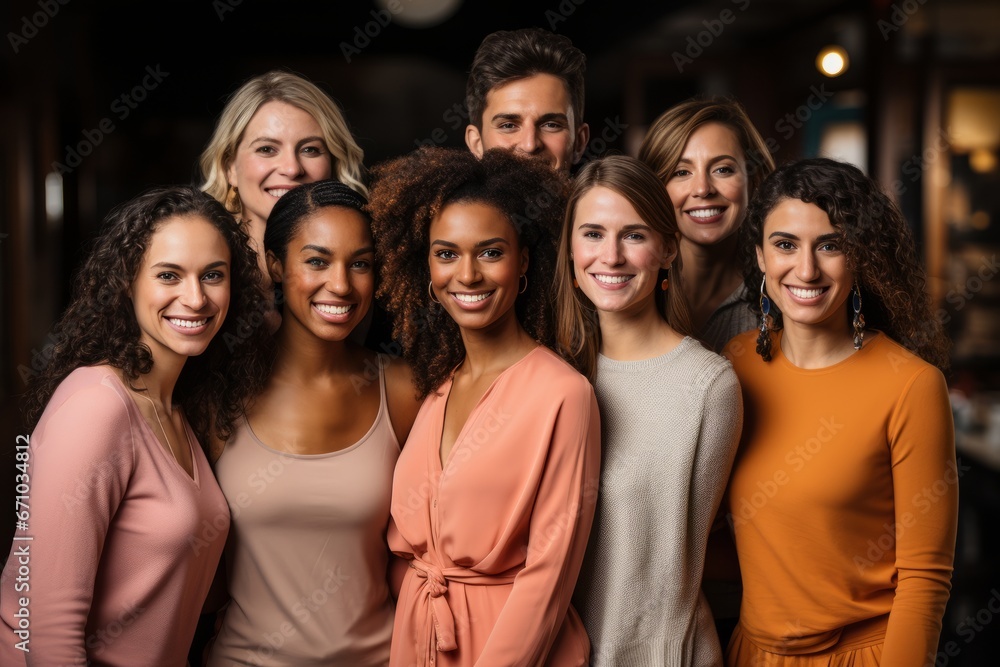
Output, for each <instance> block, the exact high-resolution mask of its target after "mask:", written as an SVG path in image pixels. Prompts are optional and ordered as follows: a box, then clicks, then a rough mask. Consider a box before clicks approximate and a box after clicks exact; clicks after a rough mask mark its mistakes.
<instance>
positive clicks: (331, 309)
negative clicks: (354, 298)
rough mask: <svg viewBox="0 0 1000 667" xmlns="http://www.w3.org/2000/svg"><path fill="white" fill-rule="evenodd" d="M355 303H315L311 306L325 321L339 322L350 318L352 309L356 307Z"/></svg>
mask: <svg viewBox="0 0 1000 667" xmlns="http://www.w3.org/2000/svg"><path fill="white" fill-rule="evenodd" d="M357 305H358V304H356V303H336V304H334V303H316V302H313V304H312V307H313V308H314V309H315V310H316V312H317V313H319V316H320V317H321V318H323V319H324V320H325V321H327V322H331V323H334V324H341V323H344V322H347V321H349V320H350V319H351V313H352V311H353V310H354V309H355V308H356V307H357Z"/></svg>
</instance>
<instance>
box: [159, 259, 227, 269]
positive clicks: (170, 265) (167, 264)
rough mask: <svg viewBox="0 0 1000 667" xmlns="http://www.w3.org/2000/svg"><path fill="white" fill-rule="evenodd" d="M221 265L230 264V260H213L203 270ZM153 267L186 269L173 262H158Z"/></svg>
mask: <svg viewBox="0 0 1000 667" xmlns="http://www.w3.org/2000/svg"><path fill="white" fill-rule="evenodd" d="M220 266H223V267H224V266H229V262H225V261H222V260H220V261H218V262H212V263H211V264H208V265H206V266H205V268H203V269H202V271H208V270H209V269H215V268H218V267H220ZM151 268H154V269H155V268H162V269H173V270H174V271H183V270H184V267H183V266H180V265H179V264H173V263H172V262H157V263H156V264H153V266H152V267H151Z"/></svg>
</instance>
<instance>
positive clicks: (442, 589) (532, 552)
mask: <svg viewBox="0 0 1000 667" xmlns="http://www.w3.org/2000/svg"><path fill="white" fill-rule="evenodd" d="M450 391H451V381H450V380H449V381H447V382H445V384H444V385H442V386H441V387H440V389H439V390H438V391H437V392H435V393H432V394H431V395H429V396H428V397H427V399H426V400H425V401H424V404H423V406H422V407H421V409H420V412H419V414H418V415H417V419H416V422H415V423H414V425H413V429H412V430H411V431H410V437H409V439H408V440H407V443H406V446H405V447H404V448H403V451H402V453H401V454H400V457H399V461H398V463H397V465H396V472H395V476H394V478H393V493H392V522H391V523H390V527H389V547H390V548H391V549H392V550H393V551H394V552H395V553H396V554H397V555H399V556H400V557H402V558H405V559H406V560H408V561H409V564H410V567H409V569H408V570H407V572H406V575H405V578H404V579H403V583H402V589H401V591H400V594H399V600H398V602H397V606H396V619H395V626H394V628H393V637H392V649H391V657H390V665H394V666H400V667H402V666H406V667H409V666H410V665H439V666H440V667H451V666H459V665H462V666H465V665H480V666H483V667H485V666H488V665H494V666H495V665H507V666H511V665H542V664H544V665H585V664H587V661H588V656H589V651H590V647H589V642H588V640H587V635H586V631H585V630H584V628H583V625H582V623H581V622H580V618H579V616H578V615H577V614H576V611H574V610H573V608H572V607H571V606H570V597H571V596H572V594H573V588H574V586H575V584H576V579H577V575H578V574H579V571H580V565H581V563H582V561H583V555H584V552H585V550H586V547H587V539H588V537H589V534H590V527H591V523H592V521H593V514H594V506H595V501H596V497H597V487H598V484H599V476H600V417H599V415H598V409H597V401H596V399H595V397H594V391H593V389H592V388H591V386H590V383H588V382H587V380H586V379H585V378H584V377H583V376H581V375H580V374H579V373H577V372H576V371H575V370H573V369H572V368H571V367H570V366H569V365H568V364H566V363H565V362H564V361H562V360H561V359H560V358H559V357H557V356H556V355H555V354H554V353H553V352H552V351H550V350H548V349H547V348H544V347H538V348H536V349H535V350H533V351H532V352H530V353H529V354H527V355H526V356H525V357H524V358H523V359H521V360H520V361H518V362H517V363H516V364H514V365H513V366H511V367H510V368H508V369H507V370H506V371H504V372H503V373H502V374H501V375H500V376H499V377H498V378H497V379H496V380H495V381H494V382H493V384H492V385H491V386H490V388H489V389H488V390H487V391H486V393H485V394H484V396H483V397H482V399H480V401H479V403H478V405H477V406H476V407H475V408H474V409H473V411H472V413H471V414H470V415H469V418H468V421H467V422H466V423H465V426H464V427H463V428H462V431H461V433H460V434H459V437H458V439H457V440H456V441H455V444H454V446H453V447H452V450H451V452H450V453H449V455H448V458H447V460H446V461H445V463H444V465H443V466H442V464H441V456H440V447H441V434H442V430H443V426H444V412H445V406H446V405H447V402H448V395H449V392H450Z"/></svg>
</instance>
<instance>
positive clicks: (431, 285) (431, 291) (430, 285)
mask: <svg viewBox="0 0 1000 667" xmlns="http://www.w3.org/2000/svg"><path fill="white" fill-rule="evenodd" d="M427 295H428V296H429V297H430V298H431V301H433V302H434V303H441V302H440V301H438V300H437V299H435V298H434V281H431V282H429V283H427Z"/></svg>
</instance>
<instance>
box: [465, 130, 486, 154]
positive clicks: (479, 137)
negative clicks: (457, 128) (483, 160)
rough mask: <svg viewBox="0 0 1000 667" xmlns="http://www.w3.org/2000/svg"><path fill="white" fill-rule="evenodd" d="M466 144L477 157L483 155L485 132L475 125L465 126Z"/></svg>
mask: <svg viewBox="0 0 1000 667" xmlns="http://www.w3.org/2000/svg"><path fill="white" fill-rule="evenodd" d="M465 145H466V146H468V147H469V150H470V151H472V154H473V155H475V156H476V157H483V133H482V132H480V131H479V128H478V127H476V126H475V125H471V124H470V125H467V126H466V127H465Z"/></svg>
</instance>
